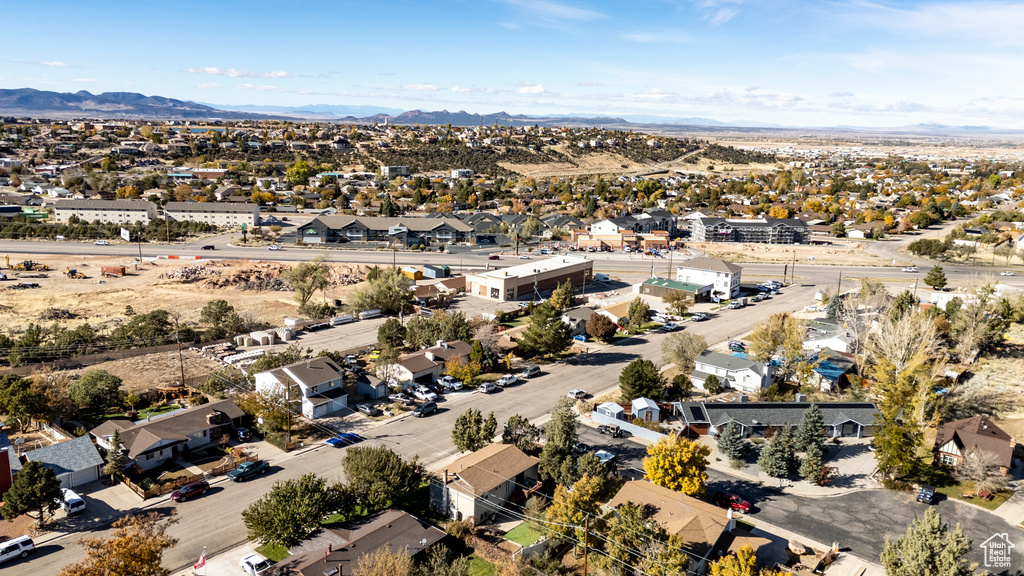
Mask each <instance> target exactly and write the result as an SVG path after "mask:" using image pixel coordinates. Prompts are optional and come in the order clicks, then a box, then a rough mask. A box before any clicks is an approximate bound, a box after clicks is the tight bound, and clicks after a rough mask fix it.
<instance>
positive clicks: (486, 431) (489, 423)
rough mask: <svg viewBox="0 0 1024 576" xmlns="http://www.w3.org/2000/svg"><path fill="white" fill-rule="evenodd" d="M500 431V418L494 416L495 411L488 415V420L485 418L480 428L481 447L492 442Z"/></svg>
mask: <svg viewBox="0 0 1024 576" xmlns="http://www.w3.org/2000/svg"><path fill="white" fill-rule="evenodd" d="M497 432H498V420H497V419H496V418H495V417H494V412H491V413H490V414H488V415H487V420H484V425H483V427H481V428H480V444H481V448H482V447H483V446H486V445H488V444H490V443H491V442H492V441H493V440H494V435H495V434H496V433H497Z"/></svg>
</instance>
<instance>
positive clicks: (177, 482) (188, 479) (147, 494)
mask: <svg viewBox="0 0 1024 576" xmlns="http://www.w3.org/2000/svg"><path fill="white" fill-rule="evenodd" d="M256 460H258V457H257V456H255V455H245V456H240V457H238V458H234V459H232V460H231V462H227V463H225V464H221V465H220V466H217V467H216V468H211V469H210V470H209V471H207V472H206V473H204V474H192V475H189V476H183V477H181V478H175V479H174V480H171V481H168V482H162V483H159V484H156V485H154V486H152V487H151V488H148V489H146V488H143V487H142V486H139V485H138V484H136V483H134V482H132V481H131V480H129V479H128V477H127V476H124V475H121V480H123V481H124V483H125V485H126V486H128V488H130V489H131V491H132V492H135V493H136V494H138V495H139V496H141V497H142V499H143V500H148V499H150V498H155V497H156V496H161V495H163V494H167V493H169V492H174V491H175V490H177V489H178V488H181V487H182V486H184V485H185V484H191V483H192V482H199V481H200V480H206V479H207V478H212V477H214V476H220V475H221V474H227V473H228V472H230V471H232V470H234V469H235V468H238V466H239V465H240V464H241V463H242V462H255V461H256Z"/></svg>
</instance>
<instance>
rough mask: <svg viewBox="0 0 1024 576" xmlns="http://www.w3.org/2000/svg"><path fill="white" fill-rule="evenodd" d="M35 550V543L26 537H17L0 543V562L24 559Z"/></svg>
mask: <svg viewBox="0 0 1024 576" xmlns="http://www.w3.org/2000/svg"><path fill="white" fill-rule="evenodd" d="M35 549H36V544H35V542H33V541H32V539H31V538H29V537H28V536H19V537H17V538H13V539H11V540H8V541H6V542H0V562H7V561H8V560H13V559H14V558H17V557H18V556H21V557H22V558H25V557H26V556H28V554H29V552H31V551H33V550H35Z"/></svg>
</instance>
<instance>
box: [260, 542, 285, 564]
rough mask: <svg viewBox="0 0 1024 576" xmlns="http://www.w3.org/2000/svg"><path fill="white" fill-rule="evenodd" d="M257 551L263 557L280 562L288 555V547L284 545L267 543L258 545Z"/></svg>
mask: <svg viewBox="0 0 1024 576" xmlns="http://www.w3.org/2000/svg"><path fill="white" fill-rule="evenodd" d="M256 551H257V552H259V553H260V554H263V557H264V558H267V559H268V560H271V561H273V562H280V561H282V560H284V559H285V558H287V557H288V549H287V548H285V547H284V546H278V545H277V544H267V545H265V546H260V547H259V548H257V549H256Z"/></svg>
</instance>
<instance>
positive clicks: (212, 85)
mask: <svg viewBox="0 0 1024 576" xmlns="http://www.w3.org/2000/svg"><path fill="white" fill-rule="evenodd" d="M196 88H220V84H217V83H216V82H203V83H202V84H196Z"/></svg>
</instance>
